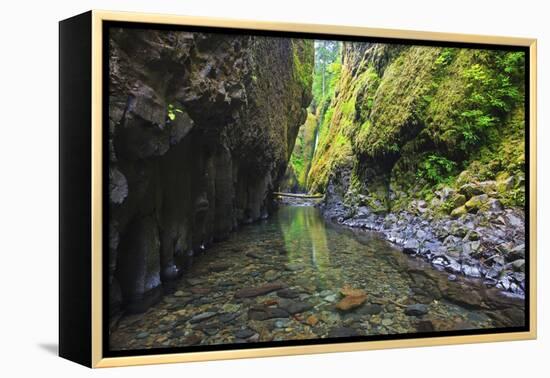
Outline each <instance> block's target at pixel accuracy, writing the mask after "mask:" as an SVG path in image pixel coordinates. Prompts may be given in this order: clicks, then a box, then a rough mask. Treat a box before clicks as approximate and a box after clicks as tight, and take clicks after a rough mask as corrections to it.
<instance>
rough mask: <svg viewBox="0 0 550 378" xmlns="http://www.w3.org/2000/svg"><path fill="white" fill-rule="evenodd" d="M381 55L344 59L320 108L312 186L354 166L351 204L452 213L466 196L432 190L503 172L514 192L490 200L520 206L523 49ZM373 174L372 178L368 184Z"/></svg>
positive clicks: (428, 49) (318, 188)
mask: <svg viewBox="0 0 550 378" xmlns="http://www.w3.org/2000/svg"><path fill="white" fill-rule="evenodd" d="M344 51H346V52H350V51H351V53H350V54H353V49H351V50H350V49H349V48H347V49H344ZM373 51H382V50H376V49H374V50H373ZM384 52H385V55H384V54H380V55H376V54H377V53H376V54H374V53H373V54H374V55H373V56H369V55H368V53H367V54H365V55H364V56H363V59H362V60H357V59H356V58H357V56H353V55H350V56H344V58H343V60H342V61H343V65H342V66H341V68H340V74H339V78H338V83H337V84H336V85H335V91H334V95H333V97H332V99H331V100H330V101H328V100H327V101H326V102H325V103H324V104H323V106H322V107H320V108H318V109H317V111H318V114H317V115H318V119H319V120H320V122H319V142H318V147H317V150H316V151H315V154H314V158H313V162H312V165H311V169H310V170H309V178H308V186H309V188H310V190H312V191H318V192H323V191H324V189H325V187H326V184H327V182H328V179H329V177H330V175H331V174H332V173H334V172H336V171H337V170H338V169H342V167H347V169H349V168H350V167H351V168H353V172H354V173H353V177H352V185H351V186H350V188H349V193H348V194H349V195H348V196H347V197H346V198H347V199H346V200H347V201H349V202H350V204H353V203H359V202H361V203H364V204H366V205H367V206H370V207H371V208H373V209H376V210H377V211H383V209H384V208H387V207H391V208H392V209H407V208H408V204H410V203H411V201H412V200H413V199H418V198H422V199H426V200H428V201H431V200H432V199H433V200H434V201H433V203H434V206H436V207H440V208H438V209H436V210H437V211H441V212H443V213H446V214H449V213H451V212H453V211H454V210H456V209H461V210H463V209H462V206H463V205H464V203H466V200H468V199H469V198H463V197H464V196H461V195H460V196H458V197H457V198H455V197H453V196H452V197H451V198H450V199H448V200H447V201H445V202H444V203H440V202H438V200H437V198H436V196H435V194H434V193H435V191H436V190H438V189H441V188H442V187H443V186H447V187H449V188H450V189H454V190H455V191H456V190H457V189H458V188H460V186H462V185H464V184H465V183H477V182H482V181H486V180H496V179H497V175H499V174H500V175H501V177H504V176H506V177H507V180H508V181H507V182H506V188H507V189H508V190H495V191H496V192H497V193H496V194H492V192H491V196H493V195H494V196H496V198H498V199H499V200H500V201H501V202H502V203H503V204H505V205H506V206H522V205H523V203H524V197H525V191H524V180H525V179H524V173H523V172H524V170H525V151H524V142H523V141H524V124H525V115H524V114H523V100H524V83H523V76H524V69H523V66H524V58H525V57H524V56H523V53H518V52H506V51H493V50H476V49H462V48H460V49H459V48H435V47H423V46H412V47H406V48H403V47H399V48H398V47H390V48H386V50H384ZM390 52H391V53H390ZM379 57H382V60H381V61H377V60H376V59H378V58H379ZM384 59H386V60H384ZM367 171H368V172H375V173H374V175H375V177H374V178H373V177H369V178H368V179H367V178H366V177H365V176H364V174H365V173H364V172H367ZM362 172H363V173H362ZM369 174H371V175H372V173H369ZM510 177H511V178H510ZM497 181H498V180H497ZM502 185H504V184H502ZM497 187H498V186H497ZM388 188H391V190H392V191H393V193H394V196H393V199H392V201H389V200H388V198H389V195H388ZM354 201H358V202H354ZM461 210H459V211H457V212H458V213H460V211H461ZM457 212H455V215H456V213H457Z"/></svg>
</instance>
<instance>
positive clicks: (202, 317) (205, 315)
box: [189, 311, 217, 323]
mask: <svg viewBox="0 0 550 378" xmlns="http://www.w3.org/2000/svg"><path fill="white" fill-rule="evenodd" d="M216 315H217V313H215V312H213V311H207V312H203V313H201V314H198V315H195V316H193V317H192V318H191V319H190V320H189V322H191V323H198V322H202V321H204V320H207V319H210V318H213V317H214V316H216Z"/></svg>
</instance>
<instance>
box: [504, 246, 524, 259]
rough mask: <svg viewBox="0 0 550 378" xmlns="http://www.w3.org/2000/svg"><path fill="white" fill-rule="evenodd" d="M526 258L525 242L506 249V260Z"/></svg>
mask: <svg viewBox="0 0 550 378" xmlns="http://www.w3.org/2000/svg"><path fill="white" fill-rule="evenodd" d="M524 258H525V244H520V245H518V246H515V247H514V248H512V249H511V250H509V251H506V260H507V261H514V260H518V259H524Z"/></svg>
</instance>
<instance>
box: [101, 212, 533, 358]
mask: <svg viewBox="0 0 550 378" xmlns="http://www.w3.org/2000/svg"><path fill="white" fill-rule="evenodd" d="M523 309H524V301H523V300H522V299H521V298H515V297H513V296H510V295H505V293H503V292H501V291H499V290H497V289H496V288H487V287H485V286H484V285H483V283H482V282H481V281H479V280H475V279H469V278H466V277H462V276H453V275H449V274H448V273H445V272H441V271H438V270H436V269H434V268H433V267H432V266H431V265H430V264H429V263H427V262H425V261H423V260H421V259H419V258H414V257H411V256H408V255H406V254H404V253H403V252H402V251H401V250H400V249H399V248H397V247H396V246H394V245H393V244H391V243H389V242H388V241H386V240H384V239H383V238H382V237H381V236H380V235H379V234H377V233H375V232H369V231H364V230H352V229H349V228H344V227H342V226H338V225H335V224H333V223H331V222H328V221H326V220H325V219H324V218H323V216H322V215H321V214H320V212H319V210H318V209H317V208H316V207H314V206H281V207H280V208H279V209H278V211H277V212H275V213H274V214H273V215H272V216H271V217H270V218H268V219H266V220H262V221H260V222H257V223H254V224H250V225H246V226H242V227H241V228H240V229H239V230H237V231H236V232H234V233H232V234H231V235H230V237H229V239H228V240H226V241H223V242H219V243H216V244H214V245H212V246H211V247H210V248H208V249H207V250H206V251H204V252H203V253H202V254H201V255H199V256H196V257H195V258H194V261H193V263H192V264H191V266H190V267H189V268H188V270H187V271H186V272H185V273H184V276H183V278H182V279H181V280H180V281H179V282H178V285H177V287H176V289H175V291H174V292H173V293H171V294H167V295H165V296H164V297H163V299H162V300H161V301H160V302H159V303H157V304H156V305H154V306H152V307H150V308H149V309H148V310H147V311H146V312H145V313H143V314H137V315H127V316H123V317H121V318H120V319H118V320H117V321H116V322H114V323H113V325H112V326H111V335H110V338H109V339H110V344H111V345H110V346H111V349H112V350H121V349H141V348H156V347H174V346H176V347H178V346H190V345H199V344H200V345H213V344H227V343H245V342H262V341H281V340H301V339H318V338H334V337H346V336H356V335H362V336H364V335H367V336H368V335H381V334H410V333H417V332H432V331H453V330H468V329H489V328H499V327H516V326H523V324H524V311H523Z"/></svg>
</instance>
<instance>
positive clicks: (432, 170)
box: [417, 154, 456, 184]
mask: <svg viewBox="0 0 550 378" xmlns="http://www.w3.org/2000/svg"><path fill="white" fill-rule="evenodd" d="M455 168H456V163H455V162H454V161H452V160H449V159H447V158H445V157H443V156H440V155H437V154H430V155H428V156H427V157H426V159H424V161H423V162H422V163H421V164H420V167H419V169H418V172H417V176H418V177H421V178H424V179H426V180H428V181H430V182H432V183H434V184H438V183H441V182H444V181H446V180H447V179H448V178H449V177H450V176H451V174H452V173H453V172H454V170H455Z"/></svg>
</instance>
